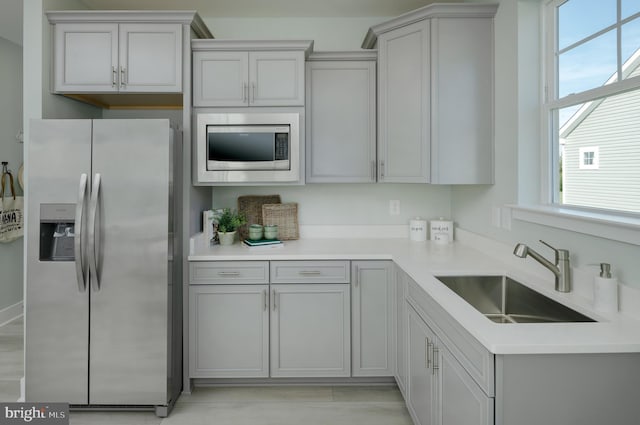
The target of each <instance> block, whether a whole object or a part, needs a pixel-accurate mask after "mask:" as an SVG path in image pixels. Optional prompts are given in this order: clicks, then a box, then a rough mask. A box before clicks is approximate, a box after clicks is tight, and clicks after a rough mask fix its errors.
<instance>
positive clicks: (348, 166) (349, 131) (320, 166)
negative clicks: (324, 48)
mask: <svg viewBox="0 0 640 425" xmlns="http://www.w3.org/2000/svg"><path fill="white" fill-rule="evenodd" d="M376 59H377V55H376V54H375V52H373V53H372V52H349V53H340V52H338V53H314V54H312V55H311V56H310V57H309V61H308V62H307V76H306V80H307V93H306V99H307V102H306V115H307V119H306V131H307V134H306V141H307V149H306V162H307V164H306V182H307V183H371V182H375V181H376Z"/></svg>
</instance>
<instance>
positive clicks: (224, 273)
mask: <svg viewBox="0 0 640 425" xmlns="http://www.w3.org/2000/svg"><path fill="white" fill-rule="evenodd" d="M218 276H240V272H218Z"/></svg>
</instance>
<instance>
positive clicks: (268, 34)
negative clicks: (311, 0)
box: [203, 17, 388, 51]
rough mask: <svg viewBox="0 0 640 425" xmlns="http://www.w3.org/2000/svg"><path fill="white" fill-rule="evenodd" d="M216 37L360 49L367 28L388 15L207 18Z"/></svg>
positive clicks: (384, 19) (332, 48)
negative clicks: (297, 42)
mask: <svg viewBox="0 0 640 425" xmlns="http://www.w3.org/2000/svg"><path fill="white" fill-rule="evenodd" d="M203 19H204V21H205V22H206V24H207V26H208V27H209V29H210V30H211V32H212V33H213V35H214V37H215V38H225V39H227V38H228V39H243V40H280V39H289V40H314V50H315V51H320V50H324V51H326V50H359V49H360V45H361V44H362V40H363V39H364V36H365V34H366V33H367V30H368V29H369V27H371V26H372V25H375V24H378V23H380V22H383V21H386V20H387V19H388V18H381V17H363V18H306V17H301V18H214V17H203Z"/></svg>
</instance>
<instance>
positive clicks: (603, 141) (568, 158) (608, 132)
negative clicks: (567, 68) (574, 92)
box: [560, 50, 640, 212]
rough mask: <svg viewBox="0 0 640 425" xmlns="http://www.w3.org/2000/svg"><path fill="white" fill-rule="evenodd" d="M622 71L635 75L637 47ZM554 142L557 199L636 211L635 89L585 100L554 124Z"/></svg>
mask: <svg viewBox="0 0 640 425" xmlns="http://www.w3.org/2000/svg"><path fill="white" fill-rule="evenodd" d="M623 76H624V78H631V77H637V76H640V50H638V51H636V52H635V53H634V54H633V55H632V56H631V58H630V59H629V60H628V61H627V62H626V63H625V64H624V66H623ZM607 83H609V81H608V82H607ZM623 122H624V123H625V125H620V124H621V123H623ZM560 142H561V144H563V145H564V151H563V155H562V169H563V175H562V184H563V192H562V198H563V199H562V203H563V204H569V205H579V206H587V207H595V208H605V209H617V210H622V211H629V212H640V92H639V91H635V92H630V93H623V94H621V95H617V96H612V97H609V98H605V99H603V100H599V101H594V102H588V103H585V104H584V105H583V106H582V107H581V108H580V109H579V110H578V111H577V112H576V113H575V115H574V116H573V117H571V119H569V120H568V121H567V123H566V124H565V125H564V126H563V127H562V128H561V129H560Z"/></svg>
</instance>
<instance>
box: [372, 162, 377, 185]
mask: <svg viewBox="0 0 640 425" xmlns="http://www.w3.org/2000/svg"><path fill="white" fill-rule="evenodd" d="M371 180H372V181H374V182H375V181H376V162H375V161H371Z"/></svg>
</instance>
